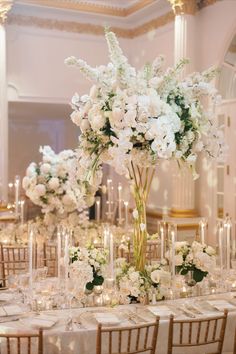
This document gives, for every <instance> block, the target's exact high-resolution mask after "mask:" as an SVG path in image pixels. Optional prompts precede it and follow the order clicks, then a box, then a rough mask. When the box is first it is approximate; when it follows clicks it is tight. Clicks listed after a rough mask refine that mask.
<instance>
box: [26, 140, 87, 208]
mask: <svg viewBox="0 0 236 354" xmlns="http://www.w3.org/2000/svg"><path fill="white" fill-rule="evenodd" d="M39 151H40V152H41V153H42V155H43V159H42V161H41V162H40V163H39V164H36V163H35V162H32V163H31V164H30V165H29V167H28V168H27V170H26V176H25V177H24V178H23V182H22V184H23V188H24V189H25V191H26V195H27V196H28V197H29V198H30V200H31V201H32V202H33V203H34V204H36V205H39V206H40V207H42V212H43V213H49V212H56V213H57V214H59V215H63V214H67V213H68V212H72V211H74V210H76V209H79V210H82V209H83V207H85V204H84V203H83V201H82V199H81V197H80V190H79V189H78V188H77V189H73V188H72V185H71V183H70V181H69V171H70V169H71V166H72V165H74V164H76V162H75V158H76V156H75V153H74V151H72V150H64V151H61V152H60V153H59V154H56V153H55V152H54V151H53V150H52V148H51V147H50V146H44V147H40V150H39ZM79 201H80V202H79Z"/></svg>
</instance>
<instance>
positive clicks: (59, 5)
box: [17, 0, 155, 17]
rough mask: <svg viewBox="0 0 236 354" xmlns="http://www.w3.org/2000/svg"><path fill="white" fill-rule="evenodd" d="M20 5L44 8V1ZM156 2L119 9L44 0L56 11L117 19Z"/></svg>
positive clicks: (22, 0)
mask: <svg viewBox="0 0 236 354" xmlns="http://www.w3.org/2000/svg"><path fill="white" fill-rule="evenodd" d="M17 2H18V3H19V4H26V5H38V6H42V0H27V1H26V0H18V1H17ZM154 2H155V0H138V1H137V3H135V4H133V5H131V6H127V7H118V6H112V4H111V3H110V5H101V4H99V3H97V4H96V3H91V2H86V1H82V2H76V1H70V0H69V1H68V0H67V1H66V0H43V6H46V7H52V8H54V9H55V8H56V9H66V10H76V11H80V12H88V13H93V14H100V15H110V16H117V17H127V16H130V15H132V14H133V13H135V12H137V11H139V10H141V9H143V8H145V7H146V6H148V5H151V4H153V3H154Z"/></svg>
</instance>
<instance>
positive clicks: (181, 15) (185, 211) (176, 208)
mask: <svg viewBox="0 0 236 354" xmlns="http://www.w3.org/2000/svg"><path fill="white" fill-rule="evenodd" d="M169 1H170V2H171V4H172V7H173V10H174V12H175V63H178V62H179V61H180V60H181V59H183V58H187V59H189V60H190V63H189V64H188V65H186V66H185V70H184V71H183V73H182V75H183V77H184V76H186V75H187V74H188V73H190V72H192V71H194V67H195V16H194V14H195V11H196V2H195V0H169ZM171 216H173V217H195V216H196V211H195V183H194V181H193V177H192V173H191V171H190V170H189V169H188V168H185V167H182V168H181V169H180V168H179V167H178V165H177V163H173V182H172V209H171Z"/></svg>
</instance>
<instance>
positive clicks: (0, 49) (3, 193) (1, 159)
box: [0, 24, 8, 201]
mask: <svg viewBox="0 0 236 354" xmlns="http://www.w3.org/2000/svg"><path fill="white" fill-rule="evenodd" d="M0 53H1V55H0V200H1V199H2V200H4V201H7V197H8V196H7V186H8V102H7V79H6V32H5V27H4V25H3V24H0Z"/></svg>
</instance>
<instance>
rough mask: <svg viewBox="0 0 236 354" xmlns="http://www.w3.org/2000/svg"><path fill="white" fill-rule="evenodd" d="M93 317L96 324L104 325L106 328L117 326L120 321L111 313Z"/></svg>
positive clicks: (98, 314) (97, 314) (96, 314)
mask: <svg viewBox="0 0 236 354" xmlns="http://www.w3.org/2000/svg"><path fill="white" fill-rule="evenodd" d="M94 317H95V318H96V320H97V322H98V323H101V324H104V325H106V326H113V325H117V324H119V323H120V322H121V321H120V320H119V318H118V317H117V316H116V315H114V314H113V313H95V314H94Z"/></svg>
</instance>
